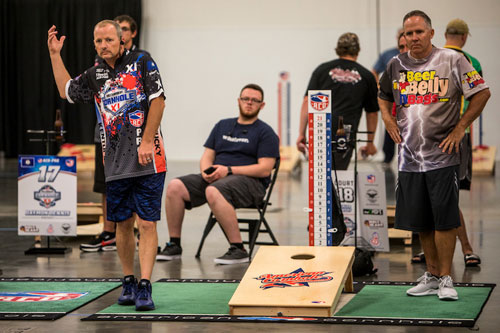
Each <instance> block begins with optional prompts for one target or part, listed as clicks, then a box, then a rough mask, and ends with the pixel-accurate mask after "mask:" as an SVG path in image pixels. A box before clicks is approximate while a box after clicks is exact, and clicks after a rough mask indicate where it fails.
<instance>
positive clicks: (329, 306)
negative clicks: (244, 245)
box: [229, 246, 354, 317]
mask: <svg viewBox="0 0 500 333" xmlns="http://www.w3.org/2000/svg"><path fill="white" fill-rule="evenodd" d="M296 255H299V256H303V255H312V256H314V258H313V259H308V260H304V259H292V258H291V257H292V256H296ZM353 262H354V247H331V246H328V247H327V246H316V247H313V246H261V247H260V248H259V251H258V252H257V254H256V256H255V258H254V259H253V260H252V263H251V264H250V266H249V267H248V270H247V272H246V273H245V276H243V279H242V280H241V282H240V285H239V286H238V288H237V289H236V291H235V292H234V294H233V297H232V298H231V300H230V301H229V310H230V314H231V315H235V316H245V315H246V316H314V317H330V316H332V313H333V311H334V309H335V307H336V305H337V302H338V301H339V297H340V294H341V293H342V289H343V288H345V290H346V291H353V286H352V281H353V280H352V270H351V267H352V264H353ZM302 271H303V273H302V274H301V272H302ZM312 272H316V273H317V272H319V274H318V273H317V274H307V273H312ZM291 273H295V274H291ZM322 273H324V274H322ZM271 275H274V277H273V276H271ZM275 275H281V278H282V279H280V276H275ZM264 277H267V278H268V279H267V280H264ZM292 277H295V278H296V279H295V281H292V280H286V278H292ZM259 278H261V279H259ZM314 280H316V282H313V281H314ZM265 287H269V288H265Z"/></svg>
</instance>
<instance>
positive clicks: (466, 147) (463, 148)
mask: <svg viewBox="0 0 500 333" xmlns="http://www.w3.org/2000/svg"><path fill="white" fill-rule="evenodd" d="M458 179H459V180H460V189H461V190H467V191H469V190H470V183H471V181H472V141H471V138H470V133H465V135H464V137H463V139H462V142H461V143H460V171H459V172H458Z"/></svg>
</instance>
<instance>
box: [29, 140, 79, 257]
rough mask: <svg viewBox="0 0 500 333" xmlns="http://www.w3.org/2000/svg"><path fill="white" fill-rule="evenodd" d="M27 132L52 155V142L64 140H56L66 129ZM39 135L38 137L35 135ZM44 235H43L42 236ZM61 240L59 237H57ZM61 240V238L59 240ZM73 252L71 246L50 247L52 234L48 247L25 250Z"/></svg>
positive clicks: (33, 251)
mask: <svg viewBox="0 0 500 333" xmlns="http://www.w3.org/2000/svg"><path fill="white" fill-rule="evenodd" d="M26 133H28V135H30V136H31V137H30V139H29V141H30V142H43V143H44V144H45V154H46V155H47V156H48V155H50V144H51V143H52V142H56V141H57V142H62V140H56V139H55V136H56V135H62V134H65V133H66V131H64V130H61V131H54V130H27V131H26ZM34 136H38V137H34ZM41 237H43V236H41ZM55 238H56V239H57V240H59V239H58V238H57V237H55ZM59 241H60V240H59ZM67 252H71V248H68V247H65V246H64V247H50V236H47V247H35V246H33V247H31V248H29V249H27V250H26V251H24V254H25V255H39V254H66V253H67Z"/></svg>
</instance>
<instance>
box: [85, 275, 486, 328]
mask: <svg viewBox="0 0 500 333" xmlns="http://www.w3.org/2000/svg"><path fill="white" fill-rule="evenodd" d="M239 281H240V280H236V279H235V280H229V279H160V280H158V281H156V282H162V283H170V282H181V283H221V282H223V283H237V282H239ZM353 284H354V288H355V290H358V291H359V290H361V289H362V288H363V287H364V286H367V285H389V286H394V285H399V286H413V285H416V282H404V281H354V282H353ZM453 285H454V286H456V287H487V288H491V289H490V292H489V293H488V297H487V298H486V301H485V302H484V304H483V306H482V307H481V309H480V310H479V313H478V315H477V317H476V318H475V319H464V320H456V319H453V320H452V319H450V320H446V319H401V318H376V317H375V318H357V317H286V318H289V319H280V318H279V317H273V316H230V315H164V314H146V313H144V314H142V313H141V314H92V315H90V316H88V317H85V318H82V319H81V320H82V321H184V322H219V323H229V322H230V323H236V322H246V323H248V322H252V323H294V324H341V325H385V326H441V327H474V325H475V323H476V321H477V319H478V318H479V316H480V315H481V313H482V311H483V309H484V306H485V305H486V303H488V300H489V298H490V296H491V293H492V292H493V289H494V288H495V287H496V284H495V283H461V282H454V283H453ZM250 318H255V319H250ZM293 318H297V319H295V320H294V319H293ZM299 319H300V320H299Z"/></svg>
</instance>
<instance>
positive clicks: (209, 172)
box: [203, 166, 215, 175]
mask: <svg viewBox="0 0 500 333" xmlns="http://www.w3.org/2000/svg"><path fill="white" fill-rule="evenodd" d="M214 171H215V168H214V167H213V166H210V167H208V168H206V169H205V170H203V172H204V173H206V174H207V175H210V174H211V173H213V172H214Z"/></svg>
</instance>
